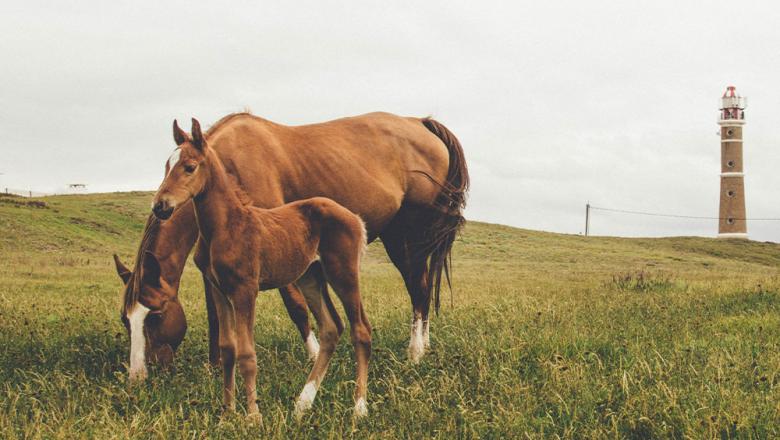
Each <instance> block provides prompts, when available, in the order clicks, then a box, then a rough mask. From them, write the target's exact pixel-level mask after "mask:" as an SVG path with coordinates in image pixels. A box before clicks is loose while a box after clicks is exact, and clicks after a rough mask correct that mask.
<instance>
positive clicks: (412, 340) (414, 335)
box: [409, 317, 425, 364]
mask: <svg viewBox="0 0 780 440" xmlns="http://www.w3.org/2000/svg"><path fill="white" fill-rule="evenodd" d="M422 329H423V324H422V320H421V319H420V318H418V317H415V318H414V320H413V321H412V331H411V335H410V337H409V359H410V360H411V361H412V362H413V363H415V364H416V363H418V362H420V359H421V358H422V356H423V354H424V353H425V346H424V344H423V335H422Z"/></svg>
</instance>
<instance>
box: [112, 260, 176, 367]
mask: <svg viewBox="0 0 780 440" xmlns="http://www.w3.org/2000/svg"><path fill="white" fill-rule="evenodd" d="M114 263H115V264H116V271H117V274H119V277H120V278H121V279H122V282H123V283H124V285H125V294H126V295H127V293H128V289H135V291H136V292H137V296H136V297H135V298H134V300H132V301H128V300H127V297H126V300H125V304H124V307H122V314H121V319H122V323H123V324H124V325H125V328H126V329H127V331H128V333H129V334H130V378H131V379H143V378H144V377H146V363H147V361H149V362H155V363H158V364H160V365H162V366H164V367H167V366H169V365H170V364H171V363H172V362H173V355H174V352H175V351H176V349H177V348H178V347H179V344H181V341H182V339H184V334H185V333H186V332H187V320H186V318H185V317H184V310H183V309H182V307H181V304H180V303H179V299H178V296H177V295H176V289H175V287H174V286H171V285H169V284H168V283H167V282H166V281H165V279H164V278H163V277H162V274H161V269H160V262H159V261H158V260H157V258H156V257H155V256H154V254H152V253H151V252H149V251H145V252H144V254H143V262H142V264H141V265H140V269H139V268H136V270H140V274H139V276H134V274H133V272H131V271H130V269H128V268H127V267H126V266H125V265H124V264H122V262H121V261H119V257H117V256H116V255H114Z"/></svg>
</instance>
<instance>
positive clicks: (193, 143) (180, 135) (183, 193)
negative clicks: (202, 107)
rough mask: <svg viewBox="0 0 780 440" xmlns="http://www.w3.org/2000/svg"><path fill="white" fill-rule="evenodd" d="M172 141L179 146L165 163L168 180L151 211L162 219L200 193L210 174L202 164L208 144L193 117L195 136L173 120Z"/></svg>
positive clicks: (163, 184)
mask: <svg viewBox="0 0 780 440" xmlns="http://www.w3.org/2000/svg"><path fill="white" fill-rule="evenodd" d="M173 140H174V141H176V145H177V148H176V149H175V150H174V151H173V154H171V157H170V158H169V159H168V162H167V163H166V164H165V179H163V182H162V183H161V184H160V188H159V189H158V190H157V194H155V195H154V200H153V201H152V212H154V215H155V216H156V217H157V218H159V219H160V220H166V219H168V218H170V216H171V215H172V214H173V211H174V210H176V209H177V208H179V207H181V206H183V205H184V204H185V203H186V202H187V201H189V200H190V199H192V198H193V197H195V196H197V195H198V194H200V193H201V192H202V191H203V188H204V186H205V185H206V179H207V177H208V176H207V175H208V170H207V169H206V167H203V166H202V165H203V162H204V161H205V160H206V148H207V146H206V138H205V137H204V136H203V133H202V132H201V130H200V123H198V121H197V120H196V119H194V118H193V119H192V136H189V135H187V133H185V132H184V130H182V129H181V128H179V124H178V123H177V122H176V121H175V120H174V121H173Z"/></svg>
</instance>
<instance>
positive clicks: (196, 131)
mask: <svg viewBox="0 0 780 440" xmlns="http://www.w3.org/2000/svg"><path fill="white" fill-rule="evenodd" d="M191 131H192V145H194V146H195V148H197V149H198V150H201V151H203V149H204V148H205V147H206V139H205V138H204V137H203V132H201V131H200V122H198V120H197V119H195V118H192V130H191Z"/></svg>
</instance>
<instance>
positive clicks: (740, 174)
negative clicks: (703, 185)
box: [720, 173, 745, 177]
mask: <svg viewBox="0 0 780 440" xmlns="http://www.w3.org/2000/svg"><path fill="white" fill-rule="evenodd" d="M744 176H745V173H720V177H744Z"/></svg>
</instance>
